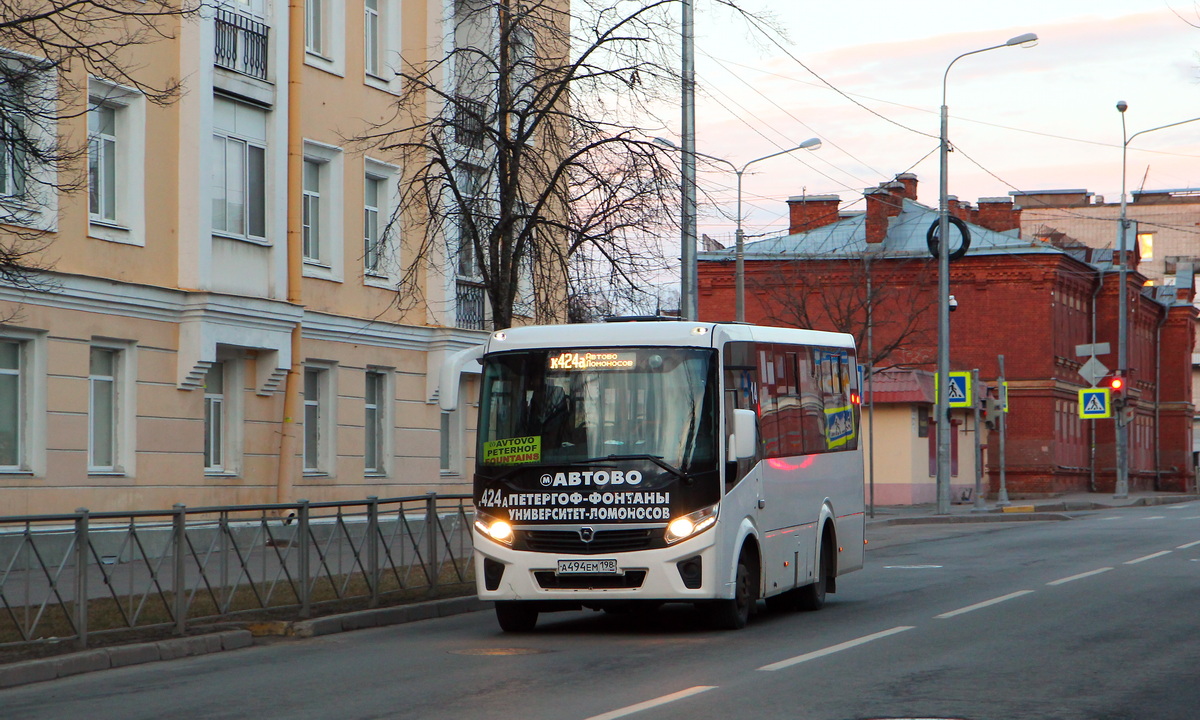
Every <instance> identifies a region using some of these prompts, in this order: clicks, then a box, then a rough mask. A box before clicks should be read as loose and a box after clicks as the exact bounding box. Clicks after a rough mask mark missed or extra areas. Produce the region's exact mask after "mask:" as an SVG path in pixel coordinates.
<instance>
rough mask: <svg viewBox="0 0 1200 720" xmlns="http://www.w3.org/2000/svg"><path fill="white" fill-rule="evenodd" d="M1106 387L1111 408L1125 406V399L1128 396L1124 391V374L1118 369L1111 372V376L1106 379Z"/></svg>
mask: <svg viewBox="0 0 1200 720" xmlns="http://www.w3.org/2000/svg"><path fill="white" fill-rule="evenodd" d="M1108 389H1109V392H1110V393H1111V399H1112V406H1113V408H1114V409H1116V408H1122V407H1125V401H1126V398H1127V397H1128V395H1127V394H1126V392H1125V376H1124V375H1122V374H1121V373H1120V372H1119V371H1118V372H1115V373H1113V376H1112V377H1111V378H1110V379H1109V381H1108Z"/></svg>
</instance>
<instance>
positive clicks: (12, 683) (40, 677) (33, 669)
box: [0, 595, 492, 689]
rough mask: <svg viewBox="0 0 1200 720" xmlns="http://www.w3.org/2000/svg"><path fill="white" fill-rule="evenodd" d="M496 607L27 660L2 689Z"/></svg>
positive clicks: (266, 628) (473, 604)
mask: <svg viewBox="0 0 1200 720" xmlns="http://www.w3.org/2000/svg"><path fill="white" fill-rule="evenodd" d="M491 606H492V603H491V602H487V601H483V600H480V599H479V598H477V597H475V596H473V595H471V596H466V597H457V598H447V599H442V600H430V601H426V602H421V603H414V604H412V605H397V606H395V607H387V608H378V609H374V610H362V611H359V612H352V613H346V614H344V615H330V616H328V617H321V618H314V619H312V620H298V621H292V622H270V623H248V624H247V627H246V628H244V629H235V630H222V631H220V632H213V633H205V634H203V635H190V636H188V637H181V638H171V639H169V640H158V641H155V642H145V643H134V644H132V645H115V646H113V647H108V648H97V649H95V650H82V651H80V652H74V653H69V654H66V655H58V656H55V657H49V658H41V659H38V660H24V661H20V662H15V663H9V664H6V665H0V689H4V688H11V687H17V686H20V685H29V684H32V683H38V682H46V681H47V680H57V679H58V678H64V677H70V676H72V675H80V674H83V673H89V672H96V671H98V670H109V669H112V668H119V667H127V666H129V665H140V664H143V663H150V662H160V661H164V660H177V659H179V658H184V657H195V656H198V655H207V654H210V653H216V652H224V651H226V650H240V649H242V648H247V647H251V646H253V645H254V642H255V638H256V637H269V636H281V635H282V636H288V637H297V638H310V637H319V636H321V635H331V634H334V633H340V632H347V631H350V630H363V629H366V628H373V627H384V626H387V625H399V624H402V623H409V622H415V621H417V620H429V619H432V618H439V617H448V616H450V615H459V614H462V613H468V612H476V611H479V610H487V609H489V608H491Z"/></svg>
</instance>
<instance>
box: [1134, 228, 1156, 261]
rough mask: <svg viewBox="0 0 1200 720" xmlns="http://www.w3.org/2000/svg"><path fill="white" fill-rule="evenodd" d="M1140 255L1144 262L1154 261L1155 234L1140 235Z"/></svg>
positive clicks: (1138, 240)
mask: <svg viewBox="0 0 1200 720" xmlns="http://www.w3.org/2000/svg"><path fill="white" fill-rule="evenodd" d="M1137 243H1138V254H1139V255H1141V259H1142V260H1153V259H1154V233H1138V234H1137Z"/></svg>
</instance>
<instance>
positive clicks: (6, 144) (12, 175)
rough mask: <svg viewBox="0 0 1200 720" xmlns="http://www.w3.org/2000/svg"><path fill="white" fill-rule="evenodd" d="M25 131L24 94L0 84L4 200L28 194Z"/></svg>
mask: <svg viewBox="0 0 1200 720" xmlns="http://www.w3.org/2000/svg"><path fill="white" fill-rule="evenodd" d="M6 80H7V78H6ZM25 130H26V122H25V96H24V93H23V92H22V91H21V89H20V87H19V86H16V85H15V84H14V83H10V82H7V81H6V82H5V83H3V84H0V197H10V198H18V197H21V196H22V195H24V194H25V175H26V168H25V149H26V147H27V143H28V141H27V140H26V132H25Z"/></svg>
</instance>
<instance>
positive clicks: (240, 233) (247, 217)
mask: <svg viewBox="0 0 1200 720" xmlns="http://www.w3.org/2000/svg"><path fill="white" fill-rule="evenodd" d="M214 116H215V120H214V122H213V168H212V202H213V207H212V214H213V218H212V227H213V231H214V232H217V233H220V234H221V235H227V236H231V237H236V238H244V239H248V240H258V241H262V240H265V239H266V235H267V213H266V198H267V193H266V156H267V149H266V135H267V130H266V126H267V117H266V113H265V112H263V111H262V110H259V109H258V108H254V107H251V106H250V105H246V104H245V103H238V102H234V101H232V100H228V99H225V98H217V99H216V102H215V104H214Z"/></svg>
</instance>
